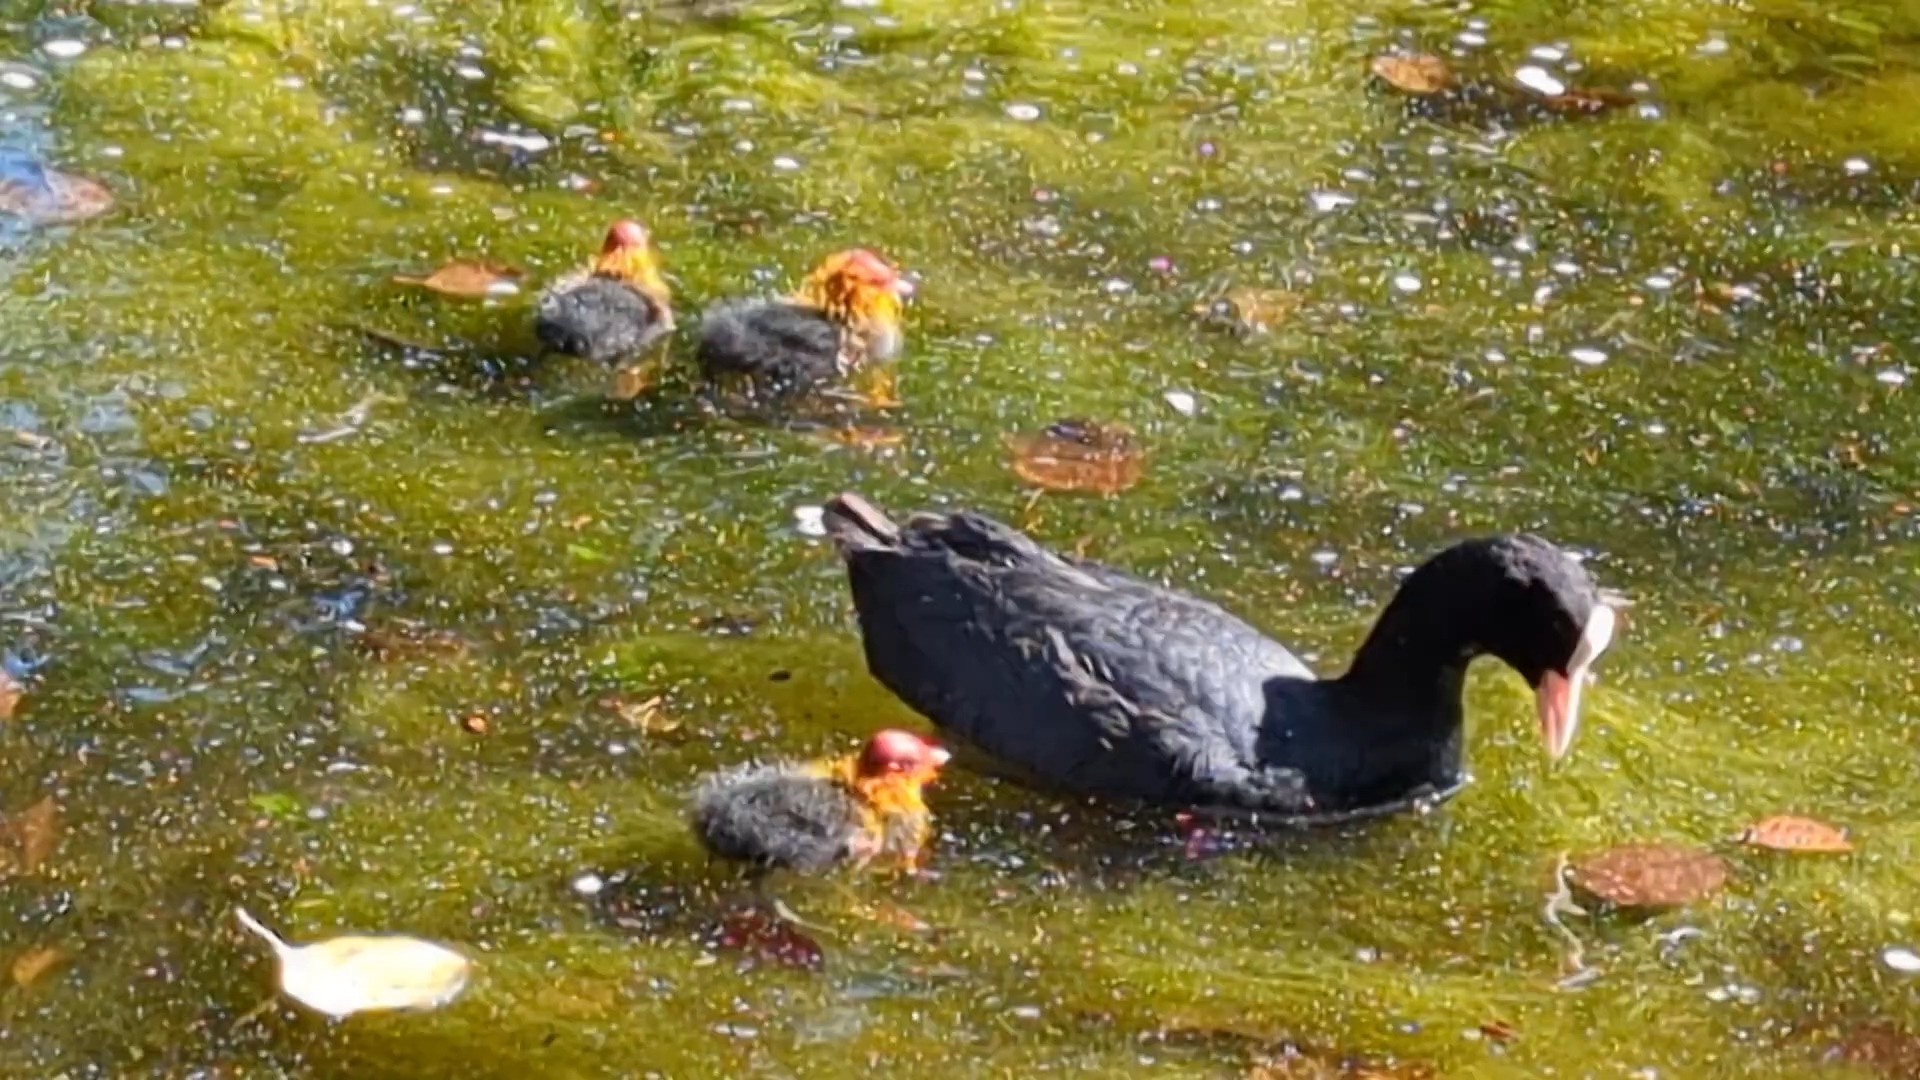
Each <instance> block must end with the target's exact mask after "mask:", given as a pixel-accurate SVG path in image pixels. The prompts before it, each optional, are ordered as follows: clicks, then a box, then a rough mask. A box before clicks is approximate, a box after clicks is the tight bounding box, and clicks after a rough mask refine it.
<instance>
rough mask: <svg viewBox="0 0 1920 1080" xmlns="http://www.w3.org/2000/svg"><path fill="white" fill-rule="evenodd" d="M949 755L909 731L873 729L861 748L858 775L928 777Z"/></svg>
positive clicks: (931, 775) (937, 769) (942, 749)
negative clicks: (915, 775) (912, 775)
mask: <svg viewBox="0 0 1920 1080" xmlns="http://www.w3.org/2000/svg"><path fill="white" fill-rule="evenodd" d="M951 757H952V755H951V754H949V753H947V751H946V750H945V749H944V748H942V747H939V746H935V745H934V744H932V743H930V742H928V741H927V740H925V739H923V738H921V737H920V736H918V735H915V734H914V733H913V732H911V731H901V730H899V729H898V728H888V729H886V730H885V731H878V732H875V733H874V735H873V737H872V738H870V739H868V740H867V745H866V746H865V747H864V748H862V749H861V751H860V775H861V776H865V777H879V776H887V775H897V774H902V773H905V774H918V775H922V776H924V777H926V778H928V779H931V778H932V777H933V775H934V774H935V773H937V772H939V771H940V767H941V766H943V765H945V764H946V763H947V761H948V759H949V758H951Z"/></svg>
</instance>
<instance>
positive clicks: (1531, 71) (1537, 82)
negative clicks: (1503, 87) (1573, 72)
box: [1513, 64, 1567, 97]
mask: <svg viewBox="0 0 1920 1080" xmlns="http://www.w3.org/2000/svg"><path fill="white" fill-rule="evenodd" d="M1513 81H1514V82H1517V83H1519V84H1520V85H1521V86H1524V87H1526V88H1527V89H1529V90H1531V91H1533V92H1534V93H1536V94H1544V95H1545V96H1547V97H1558V96H1560V95H1561V94H1564V93H1566V92H1567V84H1566V83H1563V82H1561V81H1560V80H1559V79H1557V78H1555V77H1554V76H1553V73H1552V72H1550V71H1548V70H1547V69H1546V68H1543V67H1541V66H1539V65H1538V64H1527V65H1525V66H1523V67H1521V68H1520V69H1519V70H1517V71H1515V72H1514V73H1513Z"/></svg>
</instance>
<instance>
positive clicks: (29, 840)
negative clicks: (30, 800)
mask: <svg viewBox="0 0 1920 1080" xmlns="http://www.w3.org/2000/svg"><path fill="white" fill-rule="evenodd" d="M59 843H60V807H59V806H58V805H57V804H56V803H55V802H54V801H53V796H51V795H49V796H47V797H45V798H43V799H41V800H40V801H39V802H37V803H34V804H33V805H32V806H29V807H27V808H26V809H25V810H22V811H20V812H19V813H17V814H13V815H10V816H8V817H7V818H5V819H3V820H0V878H4V877H5V876H6V875H8V874H15V873H17V874H31V873H33V872H34V871H35V870H38V869H39V868H40V864H42V863H44V862H46V861H47V856H49V855H52V854H53V849H54V848H55V847H57V846H59Z"/></svg>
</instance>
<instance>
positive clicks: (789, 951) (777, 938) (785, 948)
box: [713, 907, 827, 971]
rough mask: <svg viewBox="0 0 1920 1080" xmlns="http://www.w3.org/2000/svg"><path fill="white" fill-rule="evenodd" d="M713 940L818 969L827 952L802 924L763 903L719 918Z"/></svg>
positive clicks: (749, 953) (776, 960) (758, 956)
mask: <svg viewBox="0 0 1920 1080" xmlns="http://www.w3.org/2000/svg"><path fill="white" fill-rule="evenodd" d="M713 944H714V945H716V946H718V947H719V948H722V949H727V950H730V951H734V952H741V953H745V954H746V955H747V956H748V957H750V958H755V959H761V960H770V961H772V962H774V963H776V964H779V965H780V966H782V967H796V968H805V969H806V970H808V971H816V970H818V969H819V968H820V967H821V966H822V965H824V964H825V963H826V958H827V957H826V952H825V951H824V950H823V949H821V948H820V943H819V942H817V941H815V940H814V939H813V938H811V937H809V936H808V935H807V933H806V932H805V931H804V930H802V929H800V927H799V925H798V924H796V923H794V922H793V921H791V920H789V919H785V918H782V917H780V916H779V915H777V914H775V913H773V912H770V911H767V910H766V909H764V908H761V907H750V908H742V909H739V910H736V911H730V912H728V913H727V914H726V916H725V917H724V918H723V919H721V920H720V926H719V928H718V930H717V931H716V932H715V933H714V936H713Z"/></svg>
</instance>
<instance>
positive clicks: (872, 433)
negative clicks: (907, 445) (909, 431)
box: [826, 425, 907, 450]
mask: <svg viewBox="0 0 1920 1080" xmlns="http://www.w3.org/2000/svg"><path fill="white" fill-rule="evenodd" d="M826 437H827V438H828V439H830V440H832V441H834V442H837V443H839V444H840V445H842V446H851V447H853V448H855V449H857V450H877V449H880V448H882V447H888V446H899V445H900V444H901V443H904V442H906V441H907V435H906V432H904V431H901V430H900V429H899V428H890V427H879V426H852V425H850V426H847V427H838V428H830V429H828V431H827V433H826Z"/></svg>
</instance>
